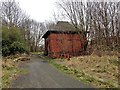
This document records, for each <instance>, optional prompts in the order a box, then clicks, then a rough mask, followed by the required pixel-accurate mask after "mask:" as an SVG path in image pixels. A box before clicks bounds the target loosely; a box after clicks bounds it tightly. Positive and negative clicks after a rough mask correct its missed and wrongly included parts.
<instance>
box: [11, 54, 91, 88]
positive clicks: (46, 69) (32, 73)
mask: <svg viewBox="0 0 120 90" xmlns="http://www.w3.org/2000/svg"><path fill="white" fill-rule="evenodd" d="M21 68H24V69H26V70H28V73H27V74H26V75H21V76H19V77H18V78H17V79H16V80H14V81H13V82H12V85H11V87H12V88H90V86H88V85H85V84H83V83H81V82H80V81H78V80H76V79H74V78H73V77H71V76H70V75H67V74H65V73H63V72H61V71H59V70H57V69H56V68H55V67H53V66H51V65H50V64H49V63H47V62H45V61H43V60H42V59H41V58H40V57H38V56H35V55H33V56H31V60H30V61H28V62H27V63H24V64H22V66H21Z"/></svg>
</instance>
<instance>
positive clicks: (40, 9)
mask: <svg viewBox="0 0 120 90" xmlns="http://www.w3.org/2000/svg"><path fill="white" fill-rule="evenodd" d="M15 1H17V2H19V5H20V7H21V8H22V9H23V10H24V11H26V13H27V14H28V15H30V18H31V19H34V20H36V21H39V22H44V21H45V20H50V19H51V18H52V14H53V11H54V9H55V6H56V5H55V2H56V0H15Z"/></svg>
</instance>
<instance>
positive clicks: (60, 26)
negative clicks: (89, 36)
mask: <svg viewBox="0 0 120 90" xmlns="http://www.w3.org/2000/svg"><path fill="white" fill-rule="evenodd" d="M54 30H56V31H75V28H74V27H73V26H72V24H70V23H69V22H66V21H58V22H57V24H56V25H55V27H54Z"/></svg>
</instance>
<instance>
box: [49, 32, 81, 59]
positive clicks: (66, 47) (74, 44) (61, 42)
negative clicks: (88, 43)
mask: <svg viewBox="0 0 120 90" xmlns="http://www.w3.org/2000/svg"><path fill="white" fill-rule="evenodd" d="M48 48H49V54H48V55H49V56H51V57H70V56H78V55H80V54H81V48H82V44H81V40H80V36H79V35H78V34H54V33H53V34H50V35H49V36H48V46H47V49H48Z"/></svg>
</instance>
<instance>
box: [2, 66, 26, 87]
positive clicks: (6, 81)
mask: <svg viewBox="0 0 120 90" xmlns="http://www.w3.org/2000/svg"><path fill="white" fill-rule="evenodd" d="M2 70H3V74H4V75H3V76H2V88H9V86H10V84H11V81H12V80H13V79H14V78H15V77H16V76H17V75H21V74H26V73H27V72H28V71H27V70H24V69H20V68H18V67H6V68H3V69H2Z"/></svg>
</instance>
